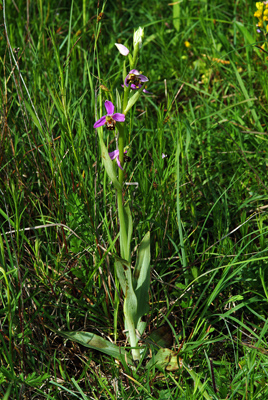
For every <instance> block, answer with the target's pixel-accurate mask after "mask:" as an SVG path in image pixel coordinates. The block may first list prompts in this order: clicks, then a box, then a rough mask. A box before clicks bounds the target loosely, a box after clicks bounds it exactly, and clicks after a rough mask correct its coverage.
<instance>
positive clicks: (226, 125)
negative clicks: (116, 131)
mask: <svg viewBox="0 0 268 400" xmlns="http://www.w3.org/2000/svg"><path fill="white" fill-rule="evenodd" d="M3 6H5V7H4V8H3ZM1 8H2V12H4V11H5V20H4V19H3V18H1V23H2V25H1V32H0V34H1V37H0V48H1V53H0V54H1V74H0V80H1V140H0V146H1V149H0V163H1V164H0V165H1V167H0V180H1V181H0V182H1V183H0V202H1V209H0V225H1V236H0V265H1V266H0V277H1V278H0V279H1V281H0V294H1V298H0V302H1V307H0V339H1V340H0V360H1V364H0V396H1V398H3V399H5V400H7V399H77V398H78V399H84V400H85V399H162V400H164V399H187V400H188V399H198V400H200V399H227V398H228V399H239V400H240V399H265V396H267V397H266V398H268V384H267V382H268V379H267V378H268V376H267V375H268V349H267V329H268V324H267V312H268V302H267V301H268V287H267V277H268V271H267V258H268V254H267V207H268V205H267V199H268V192H267V189H268V177H267V166H268V164H267V146H266V145H267V111H268V106H267V100H268V75H267V65H268V61H267V54H266V53H265V52H263V51H261V49H259V48H257V47H255V45H257V46H262V45H263V44H264V42H265V40H266V39H265V35H264V34H257V33H256V23H257V19H256V18H254V12H255V11H256V6H255V2H252V1H247V0H240V1H235V2H234V1H225V2H222V1H218V0H213V1H185V0H182V1H179V2H175V3H168V2H166V1H159V0H152V1H150V3H148V2H147V1H143V0H140V1H135V0H134V1H124V0H121V1H119V0H116V1H114V2H111V1H108V2H104V3H103V2H101V1H99V3H97V1H86V0H78V1H67V0H63V1H61V0H58V1H55V0H47V1H44V0H36V1H31V0H29V1H27V2H26V1H25V0H14V1H6V2H5V4H3V3H2V6H1ZM139 26H142V27H144V30H145V38H144V40H143V46H142V49H141V52H140V57H139V68H140V70H141V71H142V72H143V73H144V74H145V75H146V76H147V77H148V78H149V80H150V81H149V82H148V87H147V89H148V90H149V91H151V92H152V94H150V95H143V96H142V97H141V99H140V100H139V101H138V103H137V104H136V105H135V107H134V109H133V110H131V112H130V115H129V116H128V119H127V124H128V129H129V151H128V156H129V157H130V158H131V161H130V162H128V163H127V164H126V165H125V168H124V169H125V174H126V179H127V180H128V182H130V183H135V182H136V183H137V184H135V185H128V186H126V187H125V194H124V198H125V201H126V202H128V203H129V204H130V206H131V209H132V212H133V219H134V227H135V231H134V239H133V252H134V250H136V249H135V245H137V244H138V243H140V241H141V239H142V237H143V236H144V234H145V233H146V232H147V231H148V230H150V231H151V276H152V282H151V287H150V313H149V314H148V315H147V316H146V319H147V323H148V325H147V329H146V332H145V333H146V335H144V337H142V338H141V344H143V345H147V346H148V349H149V350H150V346H151V342H150V340H148V337H149V335H150V334H152V333H153V332H157V333H158V334H160V335H163V337H165V347H169V348H172V349H173V350H174V351H176V355H177V364H176V363H175V365H174V368H173V370H170V369H168V370H167V369H165V370H161V371H160V370H158V369H157V368H155V366H154V365H153V364H152V363H151V367H149V368H148V362H149V360H150V352H149V351H148V354H147V355H146V357H145V358H144V359H143V362H142V363H141V364H140V365H139V367H138V369H137V370H133V369H131V368H130V367H127V366H126V365H125V366H122V365H120V364H118V363H117V362H116V361H115V360H114V359H112V358H111V357H109V356H107V355H104V354H102V353H100V352H97V351H94V350H90V349H88V348H85V347H83V346H81V345H79V344H77V343H74V342H72V341H70V340H66V339H64V338H63V337H61V336H60V335H58V334H57V333H55V332H53V331H52V330H51V327H52V328H54V329H55V330H63V331H75V330H84V331H89V332H93V333H97V334H99V335H101V336H102V337H104V338H106V339H107V338H109V339H110V340H111V341H113V342H115V341H116V343H117V344H120V345H121V346H124V345H125V344H126V337H125V334H124V332H123V331H124V325H123V313H122V305H121V302H120V299H119V300H118V299H117V296H116V295H115V294H116V289H115V285H117V287H118V282H117V280H116V279H115V273H114V258H113V253H114V249H117V250H118V221H117V212H116V200H115V196H114V191H113V190H112V188H111V185H110V181H109V178H108V177H107V175H106V173H105V171H104V168H103V166H102V161H101V155H100V149H99V145H98V138H97V136H96V132H95V130H94V129H93V124H94V122H95V121H96V119H97V114H96V113H97V110H98V113H99V111H100V110H99V108H100V103H99V101H98V99H99V97H98V96H99V94H100V93H102V99H103V100H104V99H105V98H107V99H109V100H113V101H114V100H115V92H116V89H117V90H121V83H122V82H121V81H122V75H121V72H120V71H121V69H122V56H121V55H120V54H119V53H118V51H117V49H116V47H115V46H114V43H116V42H117V43H120V42H121V43H123V44H126V45H128V46H131V44H132V36H133V31H134V29H137V28H138V27H139ZM5 30H7V31H5ZM266 50H268V48H267V47H266ZM100 85H104V86H105V87H106V88H107V89H109V92H105V91H102V92H101V90H102V89H100ZM103 111H104V110H102V112H103ZM105 140H106V143H107V146H108V147H109V146H111V150H113V142H114V135H113V133H112V134H111V133H110V134H108V133H107V134H106V136H105ZM111 150H110V151H111ZM162 154H165V155H166V156H167V157H165V158H162Z"/></svg>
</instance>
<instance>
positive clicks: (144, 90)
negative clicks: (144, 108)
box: [143, 89, 153, 94]
mask: <svg viewBox="0 0 268 400" xmlns="http://www.w3.org/2000/svg"><path fill="white" fill-rule="evenodd" d="M143 92H144V93H147V94H153V92H148V90H146V89H143Z"/></svg>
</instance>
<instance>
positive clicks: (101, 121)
mask: <svg viewBox="0 0 268 400" xmlns="http://www.w3.org/2000/svg"><path fill="white" fill-rule="evenodd" d="M105 122H106V115H104V116H103V117H101V118H100V119H98V121H96V122H95V124H94V125H93V128H99V127H100V126H102V125H104V124H105Z"/></svg>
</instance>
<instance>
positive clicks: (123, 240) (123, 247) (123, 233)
mask: <svg viewBox="0 0 268 400" xmlns="http://www.w3.org/2000/svg"><path fill="white" fill-rule="evenodd" d="M118 131H119V137H118V148H119V161H120V164H121V165H122V167H123V165H124V126H121V125H119V124H118ZM118 180H119V183H120V185H121V189H120V190H117V204H118V216H119V223H120V255H121V257H122V258H123V259H125V260H127V261H130V260H129V257H130V255H129V254H127V253H128V251H127V243H128V241H127V224H126V218H125V212H124V202H123V183H124V182H123V181H124V171H122V170H121V169H120V168H119V179H118Z"/></svg>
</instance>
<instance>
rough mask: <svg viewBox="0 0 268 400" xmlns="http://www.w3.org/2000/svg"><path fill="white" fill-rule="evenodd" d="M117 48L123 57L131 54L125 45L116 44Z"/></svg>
mask: <svg viewBox="0 0 268 400" xmlns="http://www.w3.org/2000/svg"><path fill="white" fill-rule="evenodd" d="M115 46H116V47H117V48H118V50H119V53H120V54H122V56H127V55H128V53H129V50H128V48H127V47H126V46H124V45H123V44H119V43H115Z"/></svg>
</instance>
